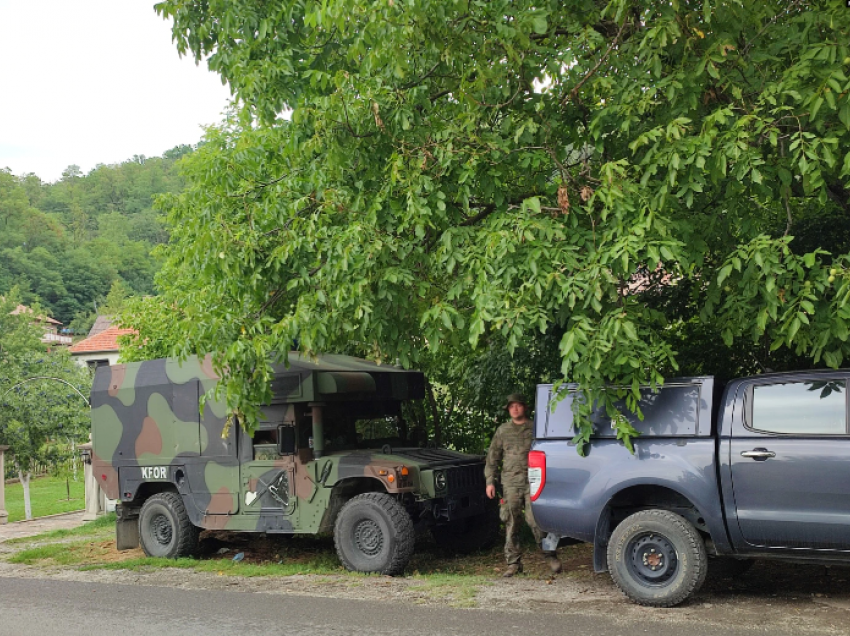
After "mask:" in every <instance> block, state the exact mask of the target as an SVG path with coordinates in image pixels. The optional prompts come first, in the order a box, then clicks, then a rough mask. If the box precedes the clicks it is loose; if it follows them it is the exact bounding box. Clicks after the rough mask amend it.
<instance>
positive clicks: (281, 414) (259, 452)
mask: <svg viewBox="0 0 850 636" xmlns="http://www.w3.org/2000/svg"><path fill="white" fill-rule="evenodd" d="M288 409H291V407H289V406H288V405H273V406H266V407H264V408H263V417H262V418H261V420H260V423H259V427H258V429H257V431H256V432H255V433H254V436H253V439H252V438H250V437H248V436H247V435H245V436H244V437H243V444H242V448H241V449H240V455H241V461H240V464H241V466H240V473H241V475H240V476H241V479H240V494H241V504H242V511H243V512H244V513H245V514H249V515H251V514H262V515H264V516H271V517H279V518H283V517H291V516H292V515H293V513H294V512H295V510H296V504H297V498H296V497H295V478H296V474H295V472H296V461H295V457H294V456H293V455H281V454H280V453H279V446H278V435H279V426H282V425H283V426H286V425H287V424H290V422H287V421H286V420H287V418H286V414H287V410H288ZM290 523H291V521H290V522H286V523H284V522H283V521H282V519H277V520H275V519H271V520H269V521H267V522H264V523H263V524H262V525H263V527H264V528H267V529H269V530H274V529H280V530H287V529H290V528H289V524H290ZM269 524H271V525H269Z"/></svg>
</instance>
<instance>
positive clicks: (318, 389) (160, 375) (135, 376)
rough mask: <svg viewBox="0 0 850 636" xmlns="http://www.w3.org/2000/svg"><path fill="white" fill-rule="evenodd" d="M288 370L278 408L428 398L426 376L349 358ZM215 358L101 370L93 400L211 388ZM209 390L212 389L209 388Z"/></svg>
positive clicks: (292, 358) (278, 377) (293, 358)
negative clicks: (151, 390)
mask: <svg viewBox="0 0 850 636" xmlns="http://www.w3.org/2000/svg"><path fill="white" fill-rule="evenodd" d="M288 363H289V364H288V366H287V365H285V364H282V363H281V364H275V365H273V368H274V379H273V380H272V392H273V394H274V398H273V400H272V403H278V404H279V403H295V402H311V401H315V400H320V399H321V400H329V401H347V400H362V399H370V400H408V399H420V398H422V397H424V396H425V376H424V375H423V374H422V372H421V371H409V370H406V369H400V368H398V367H394V366H392V365H386V364H377V363H375V362H370V361H368V360H364V359H362V358H355V357H353V356H344V355H321V356H316V357H308V356H305V355H303V354H301V353H298V352H291V353H290V354H289V357H288ZM219 379H220V378H219V376H218V374H217V373H216V372H215V371H214V369H213V365H212V359H211V357H210V356H207V357H205V358H204V359H202V360H201V359H199V358H197V357H196V356H189V357H188V358H186V359H185V360H178V359H177V358H160V359H158V360H146V361H143V362H128V363H125V364H116V365H113V366H111V367H101V368H99V369H98V371H97V373H96V374H95V380H94V384H93V386H92V396H93V397H94V396H95V395H96V394H98V393H103V392H108V393H110V394H113V393H114V392H116V391H119V390H121V389H122V388H125V389H129V388H132V389H134V390H136V389H141V388H142V387H146V386H160V385H163V384H168V383H170V384H186V383H187V382H189V381H193V380H200V381H201V382H203V383H204V384H205V385H207V384H208V383H209V382H210V381H213V382H215V381H217V380H219ZM206 388H208V386H207V387H206Z"/></svg>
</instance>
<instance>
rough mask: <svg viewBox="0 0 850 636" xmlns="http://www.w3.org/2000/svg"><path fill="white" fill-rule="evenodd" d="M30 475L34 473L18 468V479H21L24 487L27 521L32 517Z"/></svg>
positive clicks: (25, 516)
mask: <svg viewBox="0 0 850 636" xmlns="http://www.w3.org/2000/svg"><path fill="white" fill-rule="evenodd" d="M30 477H32V473H30V472H26V473H25V472H24V471H22V470H21V469H20V468H19V469H18V479H20V480H21V486H23V487H24V518H25V519H26V520H27V521H30V520H31V519H32V503H31V502H30Z"/></svg>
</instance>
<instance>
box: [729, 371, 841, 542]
mask: <svg viewBox="0 0 850 636" xmlns="http://www.w3.org/2000/svg"><path fill="white" fill-rule="evenodd" d="M743 392H744V395H743V398H744V400H743V410H742V413H741V415H742V416H743V417H742V418H740V419H738V421H737V423H736V425H735V428H734V431H735V433H734V435H733V438H732V439H731V441H730V465H731V475H732V489H733V493H734V501H735V507H736V509H737V519H738V526H739V528H740V531H741V534H742V536H743V539H744V541H745V542H746V543H747V544H749V545H751V546H757V547H763V548H796V549H816V550H848V549H850V436H848V417H847V407H848V401H847V400H848V398H847V380H846V378H845V377H841V376H838V375H836V376H833V377H828V376H827V377H824V376H820V375H818V376H810V377H808V378H807V379H800V378H799V376H797V377H794V378H787V377H786V379H782V380H771V379H764V380H759V381H756V382H753V383H752V384H750V385H749V386H746V385H745V387H743Z"/></svg>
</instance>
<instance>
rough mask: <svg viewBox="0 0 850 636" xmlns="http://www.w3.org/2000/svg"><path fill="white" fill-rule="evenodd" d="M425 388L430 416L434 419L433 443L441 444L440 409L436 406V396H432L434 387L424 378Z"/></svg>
mask: <svg viewBox="0 0 850 636" xmlns="http://www.w3.org/2000/svg"><path fill="white" fill-rule="evenodd" d="M425 388H426V390H427V391H428V403H429V404H430V405H431V417H432V418H433V419H434V443H435V444H436V445H437V446H441V445H442V443H443V435H442V433H441V431H440V411H439V409H438V408H437V398H436V397H435V396H434V387H433V386H431V383H430V382H429V381H428V380H427V379H426V380H425Z"/></svg>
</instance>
